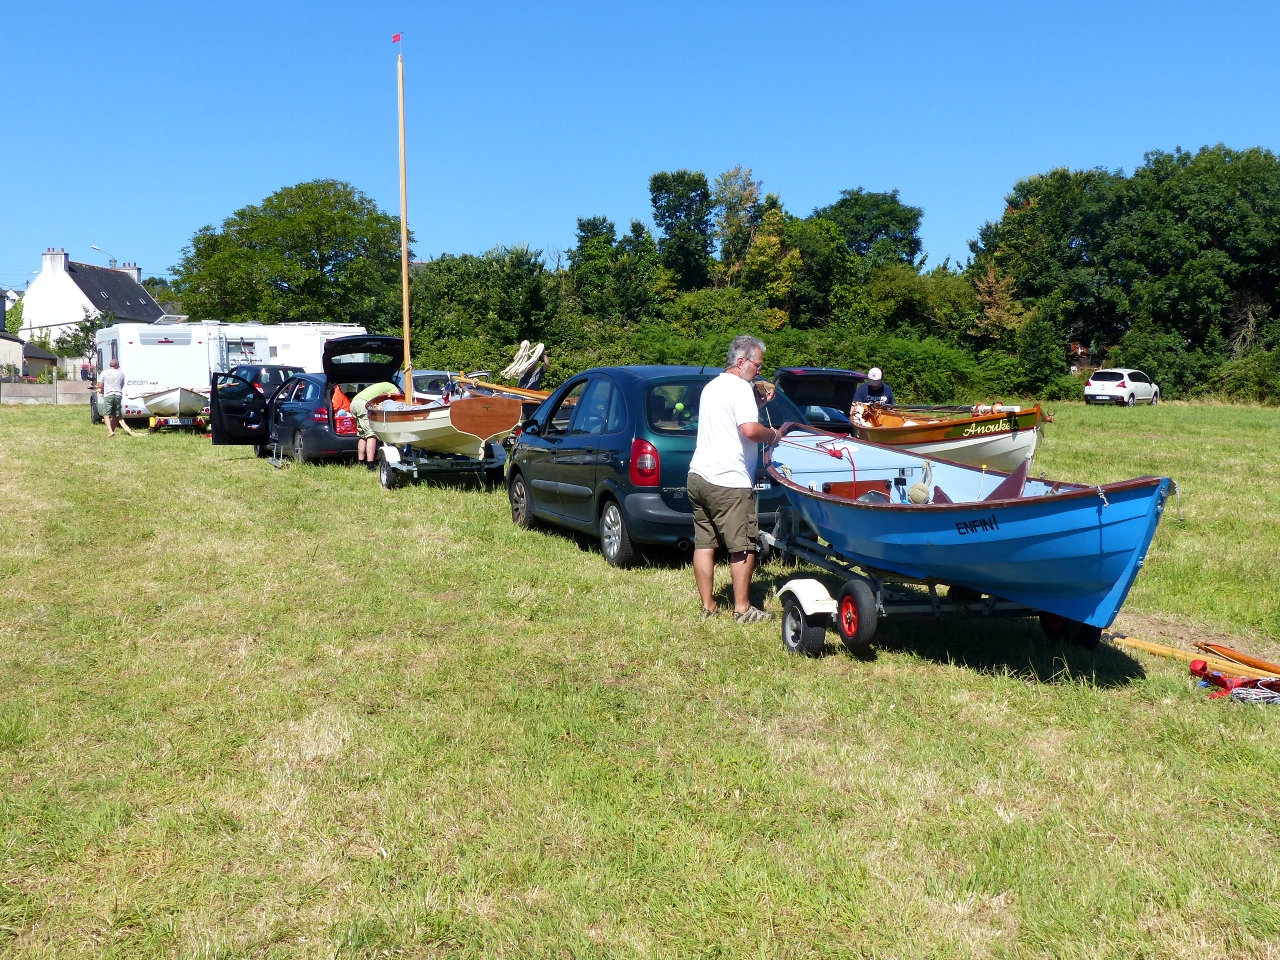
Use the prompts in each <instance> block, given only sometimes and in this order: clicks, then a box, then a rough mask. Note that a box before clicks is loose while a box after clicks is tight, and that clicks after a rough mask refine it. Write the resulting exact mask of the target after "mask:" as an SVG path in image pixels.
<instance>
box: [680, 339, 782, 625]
mask: <svg viewBox="0 0 1280 960" xmlns="http://www.w3.org/2000/svg"><path fill="white" fill-rule="evenodd" d="M763 362H764V344H763V343H761V342H760V341H759V340H757V339H756V338H755V337H751V336H747V335H746V334H743V335H742V336H739V337H735V338H734V340H733V343H731V344H730V345H729V357H728V365H727V366H726V367H725V371H724V373H722V374H720V376H718V377H716V378H715V379H714V380H712V381H711V382H710V383H708V384H707V385H706V387H705V388H704V389H703V391H702V399H701V400H700V401H699V404H698V446H697V449H695V450H694V452H693V460H692V461H691V462H690V463H689V482H688V488H689V501H690V502H691V503H692V504H693V528H694V537H693V576H694V579H695V580H696V581H697V583H698V594H699V596H701V598H702V617H703V618H704V619H705V618H707V617H714V616H716V615H717V614H718V613H719V611H718V610H717V608H716V603H715V598H714V597H713V596H712V584H713V580H714V577H715V563H716V547H718V546H722V547H724V548H725V550H727V551H728V553H729V572H730V574H731V576H732V579H733V610H734V619H735V620H736V621H738V622H739V623H757V622H760V621H763V620H772V619H773V614H771V613H765V611H763V610H761V609H760V608H759V607H753V606H752V605H751V597H750V591H751V574H752V572H753V571H754V570H755V565H756V538H757V537H758V536H759V535H760V529H759V524H758V522H757V519H756V504H755V494H754V493H753V491H752V487H753V485H754V479H755V472H756V459H757V457H758V454H759V448H758V446H757V445H758V444H760V443H762V442H765V443H776V442H777V441H778V439H779V437H781V433H780V432H779V431H777V430H775V429H774V428H773V427H766V426H765V425H764V424H762V423H761V422H760V420H759V417H760V414H759V411H758V409H757V406H756V393H755V391H754V390H753V389H752V388H751V381H752V380H754V379H755V378H756V375H757V374H759V373H760V365H761V364H762V363H763Z"/></svg>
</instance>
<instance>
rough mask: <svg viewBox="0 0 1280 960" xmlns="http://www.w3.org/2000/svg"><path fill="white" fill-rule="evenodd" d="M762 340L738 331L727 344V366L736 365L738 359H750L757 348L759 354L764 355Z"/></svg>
mask: <svg viewBox="0 0 1280 960" xmlns="http://www.w3.org/2000/svg"><path fill="white" fill-rule="evenodd" d="M764 349H765V347H764V341H763V340H761V339H759V338H757V337H753V336H751V334H749V333H740V334H738V336H736V337H734V338H733V343H731V344H729V358H728V359H729V363H728V366H730V367H736V366H737V365H738V361H739V360H743V359H746V360H750V359H751V355H752V354H753V353H755V352H756V351H757V350H759V351H760V356H761V357H763V356H764Z"/></svg>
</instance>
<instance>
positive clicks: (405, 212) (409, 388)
mask: <svg viewBox="0 0 1280 960" xmlns="http://www.w3.org/2000/svg"><path fill="white" fill-rule="evenodd" d="M396 73H397V75H398V79H399V86H400V306H401V309H402V311H403V312H404V399H405V402H406V403H409V404H412V403H413V394H414V391H413V360H412V359H411V358H410V357H409V188H408V181H407V179H406V178H405V162H404V54H398V55H397V56H396Z"/></svg>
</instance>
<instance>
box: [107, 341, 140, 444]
mask: <svg viewBox="0 0 1280 960" xmlns="http://www.w3.org/2000/svg"><path fill="white" fill-rule="evenodd" d="M102 405H103V412H102V419H104V420H105V421H106V422H107V436H109V437H114V436H115V435H116V427H119V428H120V429H121V430H123V431H124V432H125V433H127V434H128V435H129V436H131V437H132V436H133V431H132V430H130V429H129V425H128V424H127V423H125V422H124V371H123V370H121V369H120V361H119V360H112V361H111V366H110V367H109V368H108V369H107V371H106V373H104V374H103V375H102Z"/></svg>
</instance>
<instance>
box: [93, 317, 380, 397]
mask: <svg viewBox="0 0 1280 960" xmlns="http://www.w3.org/2000/svg"><path fill="white" fill-rule="evenodd" d="M364 332H365V330H364V328H363V327H360V326H357V325H356V324H353V323H332V324H320V323H282V324H259V323H217V322H213V321H205V322H202V323H117V324H115V325H114V326H110V327H105V328H103V329H102V330H99V331H98V333H97V338H96V342H97V358H96V359H97V368H98V371H99V372H101V371H102V370H104V369H106V367H107V366H108V365H110V363H111V361H112V360H119V361H120V369H121V370H123V371H124V377H125V386H124V415H125V416H126V417H149V416H151V412H150V411H149V410H147V407H146V404H145V403H144V402H143V399H142V398H143V397H145V396H147V395H148V394H153V393H159V392H161V391H163V390H171V389H173V388H175V387H184V388H186V389H188V390H194V391H196V392H197V393H203V394H206V395H207V394H208V392H209V380H210V377H211V376H212V375H213V374H214V373H226V372H227V371H229V370H231V369H232V368H233V367H236V366H239V365H240V364H242V363H263V364H281V365H288V366H295V367H302V368H303V369H304V370H306V371H307V372H308V373H315V372H318V371H320V370H321V369H322V357H323V353H324V342H325V341H326V340H328V339H330V338H332V337H350V336H359V335H362V334H363V333H364Z"/></svg>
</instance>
